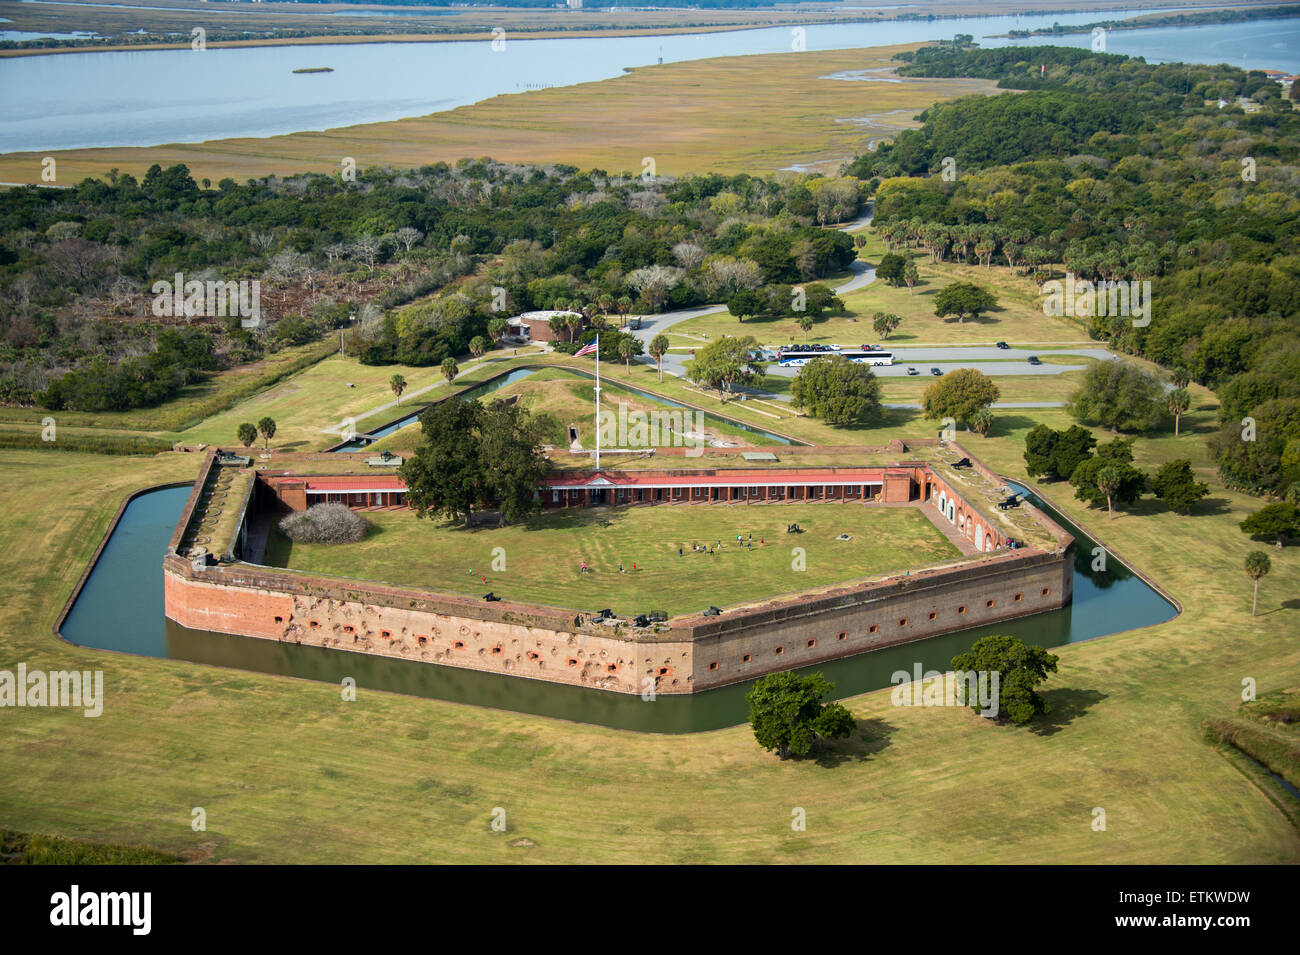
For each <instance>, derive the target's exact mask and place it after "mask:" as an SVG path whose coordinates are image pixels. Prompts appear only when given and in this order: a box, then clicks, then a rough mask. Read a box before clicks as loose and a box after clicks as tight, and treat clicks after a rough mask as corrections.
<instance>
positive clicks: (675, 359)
mask: <svg viewBox="0 0 1300 955" xmlns="http://www.w3.org/2000/svg"><path fill="white" fill-rule="evenodd" d="M872 216H873V212H871V211H870V210H869V211H868V212H867V213H866V214H865V215H862V216H859V217H858V218H856V219H854V220H853V221H852V222H848V223H845V224H844V225H842V226H840V227H839V229H840V231H841V232H857V231H858V230H860V229H865V228H866V227H867V226H869V225H871V219H872ZM849 271H850V272H852V273H853V274H852V275H851V276H850V277H849V279H848V281H846V282H842V283H841V284H839V285H837V286H836V287H835V293H836V294H837V295H846V294H848V293H849V292H856V291H857V290H858V289H860V288H865V287H866V286H868V285H870V284H871V283H872V282H874V281H875V280H876V270H875V269H873V268H872V267H871V266H869V265H867V263H866V262H863V261H862V260H861V259H854V260H853V264H852V265H850V266H849ZM726 310H727V306H725V305H706V306H704V307H702V308H683V309H678V310H677V311H675V312H663V313H661V314H659V315H643V316H641V328H640V329H638V330H636V331H633V332H632V333H631V334H633V335H635V336H636V337H637V338H638V339H639V340H640V342H641V344H642V345H643V346H645V347H646V348H647V350H648V349H649V346H650V339H652V338H654V337H655V336H656V335H658V334H660V333H661V332H665V331H667V330H668V329H670V328H672V327H673V326H674V325H678V324H680V323H682V322H685V321H689V320H690V319H692V318H699V317H700V316H701V315H714V314H716V313H718V312H725V311H726ZM689 358H690V356H689V355H686V354H685V353H681V352H677V353H674V352H669V353H668V354H667V355H665V356H664V370H665V371H668V372H671V373H672V374H674V375H677V376H679V377H680V376H682V375H684V374H685V370H684V367H683V366H684V364H685V362H686V361H687V360H689ZM639 360H640V361H641V362H642V363H650V364H653V359H651V358H649V357H648V356H642V358H640V359H639Z"/></svg>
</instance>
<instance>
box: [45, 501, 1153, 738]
mask: <svg viewBox="0 0 1300 955" xmlns="http://www.w3.org/2000/svg"><path fill="white" fill-rule="evenodd" d="M1013 487H1015V489H1017V490H1023V489H1021V488H1019V487H1018V486H1014V485H1013ZM189 493H190V486H189V485H183V486H179V487H172V488H166V489H162V490H156V491H150V492H146V493H144V494H141V495H139V496H137V497H136V498H135V499H134V500H133V501H132V502H131V503H130V504H129V505H128V507H127V508H126V510H125V512H124V513H123V515H122V518H121V520H120V521H119V523H118V525H117V527H116V529H115V530H114V532H113V534H112V536H111V538H110V539H109V540H108V542H107V544H106V545H105V547H104V550H103V554H102V555H101V557H100V559H99V561H98V563H97V564H96V566H95V569H94V570H93V572H92V573H91V575H90V577H89V578H88V579H87V581H86V584H85V587H84V588H83V590H82V591H81V594H80V595H79V597H78V599H77V601H76V603H75V604H74V605H73V607H72V608H71V610H70V611H69V613H68V616H67V619H66V621H65V622H64V625H63V628H62V633H63V635H64V636H65V637H66V638H67V639H68V640H70V641H72V642H73V643H76V644H78V645H81V646H87V647H94V648H98V649H105V650H116V651H121V652H127V653H136V654H141V655H145V656H154V657H160V658H167V659H175V660H185V661H190V662H194V663H203V664H209V665H215V666H225V667H231V668H235V669H244V670H252V671H256V672H262V673H272V674H277V675H282V676H292V677H297V678H300V679H306V680H312V681H316V682H320V683H322V684H331V685H332V686H334V687H337V686H338V685H339V684H340V682H341V680H342V679H343V678H344V677H345V676H349V677H352V678H354V679H355V680H356V681H357V686H358V688H359V690H360V691H361V692H362V693H364V692H365V691H366V690H367V689H370V690H380V691H386V692H395V693H405V694H409V695H413V696H424V697H430V698H433V699H441V700H447V701H451V702H456V703H469V704H474V705H479V706H489V707H494V708H498V709H505V710H513V711H516V712H522V713H530V714H535V715H540V716H548V717H554V718H558V719H566V720H573V721H577V722H584V723H594V724H599V725H603V726H609V727H612V728H617V729H629V730H635V731H641V732H660V733H689V732H700V731H704V730H711V729H718V728H721V727H724V726H731V725H735V724H737V723H740V722H743V721H744V720H745V719H746V718H747V705H746V703H745V694H746V693H747V692H748V689H749V684H748V683H738V684H733V685H731V686H726V687H723V688H720V689H716V690H708V691H705V692H701V693H698V694H693V695H687V696H669V695H660V696H658V697H657V698H656V699H655V700H654V701H653V702H647V701H644V700H642V699H641V698H640V697H637V696H629V695H624V694H619V693H607V692H598V691H597V692H594V691H592V690H590V689H586V688H582V687H576V686H566V685H562V684H555V683H547V682H542V681H538V680H531V679H526V678H520V677H510V676H503V675H498V674H492V673H484V672H479V671H474V670H461V669H454V668H451V667H442V666H430V665H428V664H423V663H419V662H414V661H407V660H397V659H390V658H384V657H376V656H368V655H365V654H357V653H346V652H340V651H337V650H329V649H322V648H318V647H310V646H299V645H294V644H285V643H278V642H274V641H267V640H262V639H255V638H247V637H238V636H230V635H226V634H218V633H210V632H206V631H198V630H189V629H186V628H185V627H182V626H180V625H178V624H176V623H175V622H173V621H171V620H168V619H166V617H165V616H164V614H163V582H162V579H161V576H160V575H159V573H158V566H159V561H160V559H161V557H162V554H163V552H164V551H165V550H166V548H167V543H168V540H169V538H170V536H171V534H172V533H173V531H174V530H175V527H176V521H177V519H178V517H179V515H180V513H181V511H182V509H183V508H184V505H185V502H186V499H187V497H188V496H189ZM1028 499H1029V500H1030V501H1031V503H1034V504H1035V505H1037V506H1039V507H1042V509H1043V510H1044V511H1045V512H1046V513H1047V514H1048V515H1049V516H1050V517H1051V518H1052V519H1053V520H1055V521H1056V522H1057V523H1058V524H1060V525H1061V527H1063V528H1064V529H1065V530H1066V531H1068V532H1069V533H1070V534H1072V535H1074V537H1075V539H1076V544H1077V546H1076V548H1075V555H1074V573H1073V577H1074V598H1073V602H1072V603H1071V604H1069V605H1067V606H1065V607H1063V608H1061V609H1058V610H1052V611H1048V612H1044V613H1039V614H1036V615H1034V616H1032V617H1027V618H1024V619H1020V620H1010V621H1003V622H1001V623H998V624H994V625H992V626H989V627H982V628H972V629H969V630H962V631H958V632H955V633H949V634H945V635H942V636H938V637H933V638H930V639H926V640H921V641H917V642H913V643H908V644H905V645H901V646H895V647H888V648H884V649H880V650H875V651H872V652H869V653H863V654H859V655H857V656H853V657H847V658H844V659H840V660H835V661H830V662H824V663H820V664H817V665H815V666H814V667H812V668H810V669H815V670H817V671H820V672H821V673H823V674H824V675H825V676H826V678H827V679H829V680H831V681H832V682H833V683H835V684H836V695H837V696H841V697H844V696H852V695H855V694H859V693H864V692H867V691H869V690H874V689H879V688H881V687H885V686H888V685H890V678H891V676H892V674H893V673H894V672H896V671H899V670H904V671H908V672H911V671H912V670H913V668H914V667H915V666H916V665H917V664H920V665H921V667H922V668H923V669H924V670H931V669H933V670H939V671H943V670H946V669H948V667H949V661H950V660H951V658H952V656H953V655H954V654H957V653H960V652H962V651H964V650H965V649H967V648H969V647H970V646H971V644H973V643H974V642H975V641H976V640H978V639H979V638H981V637H983V636H987V635H988V634H990V633H1010V634H1013V635H1015V636H1018V637H1020V638H1021V639H1023V640H1025V641H1026V642H1029V643H1038V644H1041V645H1043V646H1047V647H1055V646H1061V645H1064V644H1069V643H1078V642H1081V641H1084V640H1090V639H1094V638H1096V637H1102V636H1106V635H1108V634H1112V633H1116V632H1120V631H1124V630H1131V629H1135V628H1138V627H1144V626H1150V625H1152V624H1156V623H1160V622H1162V621H1165V620H1168V619H1170V618H1171V617H1173V616H1174V615H1175V614H1176V613H1177V610H1176V608H1175V607H1174V606H1173V605H1172V604H1171V603H1169V601H1167V600H1166V599H1165V598H1164V597H1163V596H1161V595H1160V594H1159V593H1158V592H1157V591H1155V590H1154V589H1152V588H1151V587H1150V586H1148V585H1147V583H1146V582H1145V581H1143V580H1142V579H1141V578H1140V577H1139V576H1137V575H1136V574H1135V573H1133V572H1132V571H1131V570H1130V569H1129V568H1127V567H1125V566H1124V565H1123V564H1121V563H1120V562H1119V561H1118V560H1117V559H1115V558H1114V557H1113V556H1110V557H1109V558H1108V560H1107V561H1106V569H1105V570H1104V571H1094V570H1092V563H1093V560H1094V558H1093V555H1092V552H1093V548H1094V547H1095V546H1096V544H1095V543H1094V542H1093V541H1092V540H1091V539H1090V538H1089V537H1088V536H1087V535H1086V534H1084V533H1082V532H1081V531H1080V530H1079V529H1078V528H1077V527H1075V526H1074V525H1073V524H1071V523H1070V522H1069V521H1068V520H1066V519H1065V518H1064V517H1062V516H1061V515H1060V514H1059V513H1057V512H1056V511H1055V510H1054V509H1052V508H1051V507H1048V506H1045V505H1044V504H1042V502H1040V501H1039V500H1038V499H1037V497H1035V496H1034V495H1032V494H1029V495H1028ZM331 692H333V690H332V689H331Z"/></svg>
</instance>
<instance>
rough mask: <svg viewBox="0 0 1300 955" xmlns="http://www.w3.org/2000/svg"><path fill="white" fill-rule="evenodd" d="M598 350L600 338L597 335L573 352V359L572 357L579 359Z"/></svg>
mask: <svg viewBox="0 0 1300 955" xmlns="http://www.w3.org/2000/svg"><path fill="white" fill-rule="evenodd" d="M599 348H600V336H599V335H597V336H596V337H595V338H593V339H592V340H591V341H590V342H588V343H587V344H586V345H583V346H582V347H581V348H579V349H578V350H577V351H576V352H574V353H573V357H574V358H581V357H582V356H583V355H590V354H591V353H592V352H594V351H596V350H597V349H599Z"/></svg>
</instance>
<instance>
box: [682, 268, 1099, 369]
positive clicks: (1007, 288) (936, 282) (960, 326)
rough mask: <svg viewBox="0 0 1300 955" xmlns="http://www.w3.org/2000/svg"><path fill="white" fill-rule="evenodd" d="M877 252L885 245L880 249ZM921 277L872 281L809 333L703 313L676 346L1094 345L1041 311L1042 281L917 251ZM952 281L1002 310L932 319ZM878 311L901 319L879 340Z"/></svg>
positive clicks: (773, 322) (685, 326)
mask: <svg viewBox="0 0 1300 955" xmlns="http://www.w3.org/2000/svg"><path fill="white" fill-rule="evenodd" d="M877 248H879V245H877ZM912 257H913V259H914V260H915V262H916V265H917V270H918V271H919V272H920V274H921V281H920V284H918V285H917V286H916V288H915V289H913V290H912V291H911V292H909V291H908V289H907V286H902V287H901V288H891V287H890V286H888V285H886V284H885V283H884V282H873V283H871V284H870V285H868V286H867V287H866V288H862V289H859V290H857V291H856V292H849V293H848V294H847V295H845V296H843V299H844V314H842V315H829V314H827V315H823V316H822V317H821V318H820V319H818V321H817V322H816V324H814V325H813V327H812V329H811V330H810V331H809V332H808V334H807V336H805V335H804V332H803V330H802V329H800V328H799V326H798V325H797V324H795V321H794V319H793V318H746V319H745V321H744V322H741V321H739V320H738V319H737V318H735V317H734V316H732V315H731V314H729V313H727V312H718V313H714V314H711V315H702V316H700V317H699V318H693V319H691V320H689V321H686V322H681V323H680V324H677V325H674V326H673V328H672V333H671V334H670V341H671V342H672V344H673V345H674V346H675V347H692V346H694V345H696V344H698V342H699V341H700V340H708V339H714V338H717V337H719V336H720V335H724V334H725V335H753V336H754V337H755V338H757V339H758V341H759V342H760V343H761V344H764V345H781V344H784V343H786V342H792V343H795V344H802V343H803V342H804V341H805V340H807V341H809V342H820V343H825V344H829V343H839V344H845V345H849V344H851V345H859V344H861V343H863V342H868V343H881V344H885V345H894V346H897V345H929V344H940V343H941V344H945V345H978V344H986V345H987V344H992V343H993V342H995V341H1007V342H1017V343H1021V344H1033V343H1036V342H1057V343H1060V342H1077V343H1079V344H1081V345H1087V344H1095V343H1094V342H1091V341H1090V340H1089V338H1088V334H1087V331H1086V330H1085V329H1084V327H1083V326H1082V324H1080V323H1078V322H1074V321H1070V320H1068V319H1064V318H1053V317H1049V316H1047V315H1044V314H1043V309H1042V301H1043V297H1042V295H1041V294H1040V293H1039V290H1038V288H1039V287H1038V283H1036V282H1034V281H1031V280H1030V279H1028V278H1026V277H1024V276H1021V275H1017V274H1013V272H1012V270H1011V269H1009V268H1006V267H1005V266H997V265H994V266H991V267H989V268H984V267H982V266H967V265H954V264H952V263H943V264H941V265H938V266H935V265H931V264H930V257H929V256H928V255H926V254H925V253H919V252H916V251H915V250H912ZM862 258H863V259H865V260H866V261H868V262H871V263H873V264H874V263H876V262H879V261H880V255H879V254H878V253H876V252H874V251H873V250H872V249H870V248H868V249H864V250H863V255H862ZM952 282H974V283H975V284H976V285H979V286H982V287H984V288H987V289H989V290H990V291H992V292H993V293H994V294H995V295H996V296H997V298H998V308H997V309H996V310H995V311H992V312H990V313H988V314H987V315H985V316H982V317H981V318H980V319H979V320H978V321H967V322H958V321H956V320H955V319H941V318H937V317H935V314H934V296H935V295H936V294H937V293H938V292H939V290H940V289H942V288H943V287H944V286H945V285H948V284H950V283H952ZM876 312H892V313H893V314H895V315H898V316H899V317H900V318H902V319H903V322H902V324H901V325H899V327H898V329H897V330H896V331H895V332H894V333H893V334H891V335H890V336H889V338H887V339H883V340H882V339H881V337H880V336H879V335H877V334H876V332H875V331H874V330H873V329H872V327H871V321H872V316H874V315H875V314H876Z"/></svg>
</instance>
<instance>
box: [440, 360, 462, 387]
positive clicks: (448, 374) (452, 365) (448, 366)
mask: <svg viewBox="0 0 1300 955" xmlns="http://www.w3.org/2000/svg"><path fill="white" fill-rule="evenodd" d="M459 374H460V365H458V364H456V359H454V358H444V359H443V360H442V377H444V378H446V379H447V384H449V385H450V384H451V383H452V382H453V381H455V380H456V376H457V375H459Z"/></svg>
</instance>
